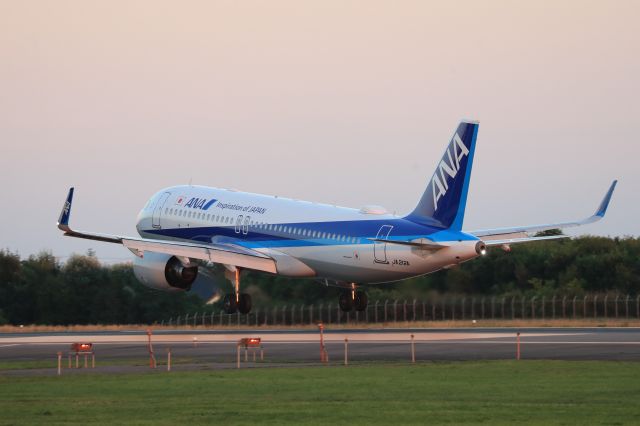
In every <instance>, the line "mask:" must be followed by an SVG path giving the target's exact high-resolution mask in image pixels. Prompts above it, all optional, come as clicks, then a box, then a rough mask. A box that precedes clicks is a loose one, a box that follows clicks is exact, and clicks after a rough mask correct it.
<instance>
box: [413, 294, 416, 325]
mask: <svg viewBox="0 0 640 426" xmlns="http://www.w3.org/2000/svg"><path fill="white" fill-rule="evenodd" d="M416 302H417V300H416V299H413V322H416Z"/></svg>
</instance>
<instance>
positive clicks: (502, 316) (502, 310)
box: [500, 297, 507, 319]
mask: <svg viewBox="0 0 640 426" xmlns="http://www.w3.org/2000/svg"><path fill="white" fill-rule="evenodd" d="M506 299H507V298H506V297H503V298H502V308H501V309H500V310H501V312H502V315H501V317H500V318H502V319H506V317H505V316H504V302H506Z"/></svg>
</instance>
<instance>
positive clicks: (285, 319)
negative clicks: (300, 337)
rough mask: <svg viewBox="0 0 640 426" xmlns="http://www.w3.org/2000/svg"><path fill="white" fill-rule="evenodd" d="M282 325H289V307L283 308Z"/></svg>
mask: <svg viewBox="0 0 640 426" xmlns="http://www.w3.org/2000/svg"><path fill="white" fill-rule="evenodd" d="M282 325H287V305H284V306H283V307H282Z"/></svg>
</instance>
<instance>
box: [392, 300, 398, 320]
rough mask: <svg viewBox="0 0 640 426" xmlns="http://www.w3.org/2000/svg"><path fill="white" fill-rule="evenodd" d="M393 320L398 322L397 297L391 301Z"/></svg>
mask: <svg viewBox="0 0 640 426" xmlns="http://www.w3.org/2000/svg"><path fill="white" fill-rule="evenodd" d="M393 322H398V299H396V300H394V301H393Z"/></svg>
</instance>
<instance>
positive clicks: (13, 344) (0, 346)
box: [0, 343, 20, 348]
mask: <svg viewBox="0 0 640 426" xmlns="http://www.w3.org/2000/svg"><path fill="white" fill-rule="evenodd" d="M11 346H20V344H19V343H12V344H10V345H0V348H8V347H11Z"/></svg>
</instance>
